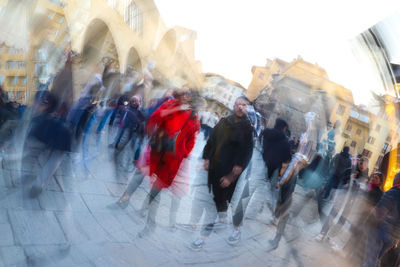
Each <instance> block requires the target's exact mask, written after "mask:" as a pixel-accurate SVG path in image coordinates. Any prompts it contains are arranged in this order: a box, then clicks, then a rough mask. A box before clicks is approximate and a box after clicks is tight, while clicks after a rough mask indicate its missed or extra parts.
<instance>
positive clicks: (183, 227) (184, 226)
mask: <svg viewBox="0 0 400 267" xmlns="http://www.w3.org/2000/svg"><path fill="white" fill-rule="evenodd" d="M175 227H176V228H177V229H181V230H184V231H189V232H194V231H196V229H197V226H196V225H195V224H190V223H177V224H175Z"/></svg>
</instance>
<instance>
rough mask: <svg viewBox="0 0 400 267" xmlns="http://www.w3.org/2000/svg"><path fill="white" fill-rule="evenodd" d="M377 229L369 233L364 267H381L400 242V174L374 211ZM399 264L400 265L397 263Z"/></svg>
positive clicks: (373, 216)
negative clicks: (384, 257)
mask: <svg viewBox="0 0 400 267" xmlns="http://www.w3.org/2000/svg"><path fill="white" fill-rule="evenodd" d="M372 218H373V220H375V228H374V229H372V230H371V231H370V232H369V233H368V238H367V242H366V248H365V254H364V262H363V265H362V266H363V267H375V266H380V261H381V259H382V257H383V256H384V255H385V253H386V252H388V251H389V250H390V249H392V248H393V247H395V246H396V245H397V243H398V242H399V240H400V173H397V174H396V175H395V177H394V180H393V187H392V189H390V190H389V191H387V192H386V193H385V194H384V195H383V197H382V199H381V200H380V201H379V202H378V204H377V206H376V208H375V209H374V210H373V211H372ZM397 264H398V263H397Z"/></svg>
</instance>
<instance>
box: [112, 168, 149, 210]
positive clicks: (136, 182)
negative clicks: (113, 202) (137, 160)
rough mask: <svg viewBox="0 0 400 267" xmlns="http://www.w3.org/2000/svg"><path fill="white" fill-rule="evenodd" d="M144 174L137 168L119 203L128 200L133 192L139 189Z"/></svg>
mask: <svg viewBox="0 0 400 267" xmlns="http://www.w3.org/2000/svg"><path fill="white" fill-rule="evenodd" d="M143 179H144V174H143V173H141V172H140V171H139V170H138V169H136V170H135V172H134V174H133V177H132V179H131V181H130V182H129V184H128V186H127V188H126V190H125V192H124V194H123V195H122V196H121V198H120V199H119V200H118V203H121V204H122V203H125V202H128V201H129V199H130V197H131V196H132V194H133V193H134V192H135V191H136V190H137V189H138V187H139V186H140V184H141V183H142V182H143Z"/></svg>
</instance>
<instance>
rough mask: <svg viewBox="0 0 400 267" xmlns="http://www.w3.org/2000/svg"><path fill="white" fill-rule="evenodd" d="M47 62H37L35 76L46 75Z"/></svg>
mask: <svg viewBox="0 0 400 267" xmlns="http://www.w3.org/2000/svg"><path fill="white" fill-rule="evenodd" d="M46 67H47V66H46V63H36V65H35V76H40V75H46V74H47V68H46Z"/></svg>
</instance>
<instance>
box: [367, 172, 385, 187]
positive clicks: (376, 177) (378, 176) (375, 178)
mask: <svg viewBox="0 0 400 267" xmlns="http://www.w3.org/2000/svg"><path fill="white" fill-rule="evenodd" d="M382 182H383V176H382V173H381V172H374V173H373V174H372V175H371V178H370V180H369V183H370V184H373V185H379V186H380V185H381V184H382Z"/></svg>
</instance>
